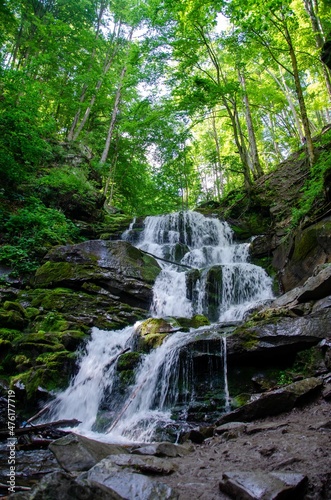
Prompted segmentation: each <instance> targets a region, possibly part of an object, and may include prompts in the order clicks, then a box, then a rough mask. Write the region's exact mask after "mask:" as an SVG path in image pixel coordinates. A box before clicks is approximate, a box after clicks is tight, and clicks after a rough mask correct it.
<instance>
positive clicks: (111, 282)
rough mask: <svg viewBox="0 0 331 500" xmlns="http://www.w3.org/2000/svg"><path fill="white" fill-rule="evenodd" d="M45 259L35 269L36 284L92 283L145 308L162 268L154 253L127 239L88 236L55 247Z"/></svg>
mask: <svg viewBox="0 0 331 500" xmlns="http://www.w3.org/2000/svg"><path fill="white" fill-rule="evenodd" d="M45 259H46V260H47V262H46V263H45V264H44V265H43V266H41V267H40V268H39V269H38V270H37V272H36V275H35V278H34V286H35V287H43V288H48V287H55V286H61V287H63V286H67V287H71V288H76V289H80V288H82V286H83V285H84V284H86V283H91V284H93V285H97V286H100V287H101V288H103V289H105V290H106V291H108V292H110V293H112V294H113V295H114V296H116V297H117V299H118V300H119V301H122V302H124V303H126V304H129V305H133V306H136V307H143V308H145V309H147V308H148V307H149V304H150V301H151V297H152V289H151V285H152V284H153V283H154V281H155V279H156V277H157V275H158V274H159V272H160V270H161V268H160V266H159V264H158V263H157V262H156V260H155V259H154V258H153V257H151V256H149V255H146V254H145V253H144V252H142V251H140V250H138V249H137V248H135V247H133V246H132V245H130V243H128V242H127V241H104V240H91V241H85V242H83V243H79V244H77V245H66V246H62V247H61V246H60V247H55V248H54V249H52V250H51V251H50V252H49V253H48V254H47V255H46V257H45Z"/></svg>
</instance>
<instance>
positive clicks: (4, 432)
mask: <svg viewBox="0 0 331 500" xmlns="http://www.w3.org/2000/svg"><path fill="white" fill-rule="evenodd" d="M80 423H81V422H80V421H79V420H76V419H75V418H74V419H72V420H57V421H56V422H47V423H46V424H39V425H31V426H30V427H19V428H18V429H15V431H14V433H15V436H21V435H22V434H35V433H38V432H39V431H43V430H47V429H52V428H54V427H74V426H76V425H78V424H80ZM0 437H8V429H0Z"/></svg>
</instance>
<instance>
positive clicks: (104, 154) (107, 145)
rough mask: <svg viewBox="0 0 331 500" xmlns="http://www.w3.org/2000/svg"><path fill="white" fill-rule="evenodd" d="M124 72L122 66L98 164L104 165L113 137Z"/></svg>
mask: <svg viewBox="0 0 331 500" xmlns="http://www.w3.org/2000/svg"><path fill="white" fill-rule="evenodd" d="M126 71H127V67H126V66H124V67H123V68H122V71H121V75H120V80H119V83H118V87H117V91H116V94H115V102H114V107H113V111H112V114H111V118H110V124H109V128H108V133H107V139H106V143H105V147H104V149H103V152H102V155H101V159H100V163H106V161H107V158H108V153H109V148H110V143H111V140H112V137H113V132H114V128H115V123H116V117H117V114H118V111H119V105H120V100H121V95H122V85H123V81H124V77H125V73H126Z"/></svg>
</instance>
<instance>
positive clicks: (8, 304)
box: [3, 300, 25, 317]
mask: <svg viewBox="0 0 331 500" xmlns="http://www.w3.org/2000/svg"><path fill="white" fill-rule="evenodd" d="M3 308H4V309H5V310H7V311H17V312H18V313H19V314H20V315H21V316H23V317H24V316H25V309H24V307H23V306H22V305H21V304H20V303H19V302H13V301H9V300H6V301H5V302H4V304H3Z"/></svg>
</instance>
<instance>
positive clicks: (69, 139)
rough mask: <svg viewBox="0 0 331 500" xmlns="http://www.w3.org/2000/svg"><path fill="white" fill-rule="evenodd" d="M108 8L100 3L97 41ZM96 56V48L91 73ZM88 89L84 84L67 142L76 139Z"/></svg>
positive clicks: (96, 31)
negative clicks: (82, 105) (76, 130)
mask: <svg viewBox="0 0 331 500" xmlns="http://www.w3.org/2000/svg"><path fill="white" fill-rule="evenodd" d="M106 6H107V4H106V2H104V1H103V0H102V1H101V3H100V9H99V11H98V17H97V24H96V28H95V41H97V40H98V38H99V35H100V26H101V21H102V16H103V15H104V12H105V10H106ZM95 54H96V50H95V48H94V49H93V51H92V54H91V59H90V64H89V68H88V71H90V70H91V69H92V62H93V60H94V58H95ZM87 89H88V85H87V84H86V83H84V85H83V88H82V92H81V95H80V98H79V107H78V110H77V112H76V114H75V116H74V119H73V122H72V125H71V127H70V130H69V133H68V135H67V140H68V141H72V140H73V139H75V137H74V133H75V129H76V127H77V123H78V120H79V117H80V113H81V104H82V103H83V102H84V101H85V97H86V93H87ZM86 120H87V118H86ZM86 120H85V122H86ZM85 122H84V124H85ZM83 126H84V125H83ZM82 128H83V127H82ZM77 135H78V134H77Z"/></svg>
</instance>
